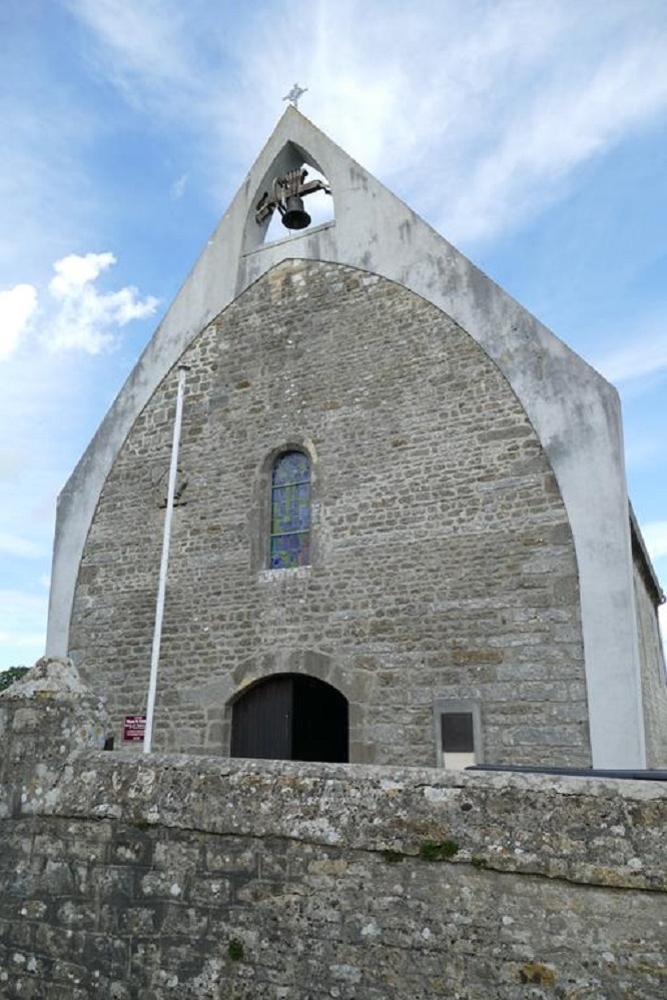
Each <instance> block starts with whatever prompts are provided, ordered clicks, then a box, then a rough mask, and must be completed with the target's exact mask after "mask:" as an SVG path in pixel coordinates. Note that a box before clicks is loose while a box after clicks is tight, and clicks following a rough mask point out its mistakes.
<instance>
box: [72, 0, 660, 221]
mask: <svg viewBox="0 0 667 1000" xmlns="http://www.w3.org/2000/svg"><path fill="white" fill-rule="evenodd" d="M68 3H69V7H70V10H71V11H72V12H73V13H74V14H75V16H77V17H78V18H79V19H80V21H82V22H83V23H84V24H85V25H86V27H87V28H88V29H89V31H90V34H91V36H92V39H93V41H94V44H95V45H96V49H97V56H98V66H100V67H102V71H103V72H104V73H105V74H106V76H107V77H108V78H109V79H110V80H111V81H112V82H113V83H114V84H115V85H116V86H117V87H118V89H119V90H120V91H121V92H122V93H123V94H124V96H125V97H126V99H127V100H128V102H129V103H131V104H132V105H133V106H135V107H137V106H139V107H141V109H142V110H143V111H145V112H148V113H149V114H150V116H151V120H152V121H154V122H155V123H156V124H157V125H158V127H159V124H160V123H162V125H163V126H165V127H166V126H169V127H171V126H173V125H174V123H177V124H178V125H180V126H182V127H183V128H185V129H186V130H187V132H188V133H189V134H190V135H191V136H193V137H194V138H195V142H194V143H192V144H191V149H192V150H193V155H195V153H196V155H197V158H198V162H199V161H201V165H202V167H203V169H204V170H206V169H207V170H208V173H209V177H210V178H211V186H212V188H213V190H214V193H215V197H216V200H219V199H220V198H221V197H225V196H226V197H228V196H229V194H230V193H231V191H229V190H228V189H227V190H224V192H223V190H222V188H223V187H224V186H225V185H229V184H230V181H231V180H233V171H230V170H229V169H227V170H226V171H224V172H222V171H220V163H221V162H227V163H229V156H230V155H233V156H234V162H235V163H236V164H237V167H238V171H239V173H238V174H237V179H236V180H234V184H235V183H237V182H238V180H240V176H239V175H240V173H241V171H242V170H243V168H245V167H246V166H247V162H248V158H249V157H251V156H252V155H253V154H254V153H255V152H256V151H257V149H258V148H259V147H260V146H261V143H262V140H263V139H264V137H265V136H266V135H267V134H268V132H269V131H270V129H271V127H272V126H273V124H274V122H275V120H276V118H277V116H278V114H279V113H280V111H281V108H282V107H283V105H281V98H282V96H283V95H284V94H285V93H286V92H287V91H288V90H289V88H290V87H291V86H292V84H293V82H294V81H295V80H298V81H299V83H300V84H301V85H303V86H307V87H308V92H307V93H306V94H305V95H304V97H303V99H302V104H301V108H302V110H303V111H304V113H305V114H307V115H309V116H312V117H313V118H314V120H315V121H316V122H317V124H319V125H321V127H322V128H323V129H325V130H326V131H327V132H329V134H331V135H332V136H333V137H334V138H335V139H336V140H337V141H338V142H340V143H341V144H342V145H343V146H344V147H345V148H346V149H347V150H348V151H349V152H350V153H352V155H353V156H355V157H356V158H357V159H359V160H360V162H361V163H363V164H364V166H366V167H368V168H369V169H370V170H371V171H373V172H375V173H378V174H380V176H381V177H383V178H384V179H385V180H386V181H387V182H388V183H389V184H390V185H391V186H392V187H394V188H397V189H398V190H399V191H401V193H402V194H403V196H404V197H405V198H406V200H407V201H408V202H410V203H411V204H414V205H415V206H416V207H417V209H418V210H420V211H421V212H423V213H424V214H425V215H426V216H427V217H429V218H431V219H433V220H434V221H435V223H436V225H438V226H439V228H441V229H442V231H443V232H445V233H446V235H447V236H448V237H449V238H451V239H453V240H473V239H487V238H489V237H491V236H493V235H495V234H496V233H498V232H499V231H500V230H501V229H507V228H509V227H512V226H516V225H520V224H521V223H522V222H523V221H524V220H526V219H527V218H529V217H531V216H533V215H535V214H536V213H538V212H539V211H540V210H541V209H542V208H543V207H544V206H545V205H546V204H550V203H551V202H553V201H554V199H555V198H557V197H559V196H561V195H562V194H563V193H564V192H565V191H566V190H567V181H568V178H569V177H570V176H571V175H572V173H573V172H574V171H575V170H576V169H577V168H579V167H580V166H581V165H582V164H583V163H585V162H586V161H587V160H590V159H591V158H592V157H594V156H597V155H599V154H601V153H603V152H604V151H606V150H608V149H609V148H610V147H611V146H612V145H614V144H618V143H620V142H621V141H622V140H623V139H624V138H625V137H626V136H627V135H629V134H631V133H632V132H633V131H636V130H637V129H638V128H641V127H643V126H644V125H646V124H647V123H649V122H651V121H654V120H656V119H657V118H658V117H660V116H664V114H665V113H666V111H667V62H666V61H665V59H664V51H665V48H666V47H667V25H666V22H665V19H664V16H663V15H662V12H661V9H660V5H659V4H657V5H656V4H655V3H653V2H652V0H635V2H633V4H630V5H629V4H627V3H614V2H608V3H605V4H604V5H602V4H601V3H596V4H593V3H588V4H582V3H581V2H580V0H541V2H540V3H539V4H535V3H533V4H530V3H526V2H525V0H497V2H493V3H488V2H482V0H470V2H469V3H466V4H462V3H460V2H459V0H421V2H420V3H419V4H412V5H410V7H409V12H407V8H406V6H405V4H403V3H398V2H395V0H382V2H380V0H337V2H335V3H333V2H331V0H320V2H313V3H312V4H310V6H309V7H308V14H307V16H305V17H302V18H299V19H298V24H296V22H295V20H294V16H293V4H292V3H291V2H289V0H282V2H275V3H272V4H271V5H268V4H266V3H260V4H258V5H255V6H253V7H251V8H249V9H248V11H247V12H244V13H245V14H246V16H244V17H243V18H237V17H232V16H231V15H230V12H229V9H228V8H227V7H226V6H225V5H220V6H219V5H216V4H204V3H198V4H196V5H195V6H194V8H192V7H191V6H190V5H187V8H186V6H185V5H183V4H180V3H176V2H175V0H162V2H161V3H156V2H155V0H136V2H135V3H133V4H132V5H128V4H123V3H119V2H117V0H68ZM230 67H231V68H230ZM230 175H231V176H230ZM425 177H427V178H428V180H427V181H426V182H425V180H424V178H425ZM417 178H418V180H417Z"/></svg>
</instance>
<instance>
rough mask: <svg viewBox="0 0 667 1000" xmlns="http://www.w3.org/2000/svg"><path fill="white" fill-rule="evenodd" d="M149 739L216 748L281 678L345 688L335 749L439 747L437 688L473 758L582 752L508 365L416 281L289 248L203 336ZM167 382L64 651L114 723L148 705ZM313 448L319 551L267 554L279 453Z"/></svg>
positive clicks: (128, 445) (112, 507)
mask: <svg viewBox="0 0 667 1000" xmlns="http://www.w3.org/2000/svg"><path fill="white" fill-rule="evenodd" d="M181 360H182V362H184V363H186V364H187V365H189V366H190V371H189V373H188V381H187V393H186V399H185V410H184V424H183V433H182V443H181V453H180V458H179V466H180V473H179V483H178V489H179V492H180V499H179V503H180V505H179V506H177V507H176V510H175V516H174V525H173V535H172V546H171V561H170V569H169V584H168V590H167V603H166V611H165V627H164V635H163V644H162V656H161V664H160V680H159V695H158V703H157V720H158V724H157V733H156V746H157V747H158V748H163V749H169V750H182V749H187V750H192V751H197V752H214V753H223V754H226V753H227V752H228V750H229V718H230V708H229V702H230V699H231V698H233V696H235V695H236V694H237V693H238V692H239V691H240V690H242V689H243V688H244V687H245V686H246V685H248V684H249V683H251V682H252V681H253V680H256V679H257V678H260V677H263V676H266V675H269V674H271V673H275V672H280V671H294V672H302V673H308V674H312V675H314V676H317V677H320V678H321V679H323V680H326V681H328V682H330V683H332V684H333V685H334V686H335V687H336V688H337V689H338V690H340V691H341V692H342V693H343V694H344V695H345V697H346V698H347V699H348V700H349V703H350V760H351V761H354V762H359V761H365V762H373V763H386V764H401V763H406V764H420V765H432V764H435V762H436V750H435V740H434V736H433V705H434V699H435V698H469V699H478V700H479V701H480V702H481V711H482V727H483V739H484V747H485V754H486V759H487V760H489V761H493V762H514V763H525V764H537V763H545V764H570V765H575V766H576V765H580V766H589V765H590V763H591V759H590V747H589V737H588V726H587V717H588V716H587V705H586V689H585V677H584V666H583V652H582V638H581V624H580V609H579V590H578V581H577V565H576V559H575V554H574V548H573V543H572V537H571V532H570V528H569V524H568V519H567V515H566V512H565V509H564V506H563V503H562V500H561V497H560V494H559V490H558V486H557V483H556V480H555V477H554V475H553V472H552V470H551V468H550V465H549V462H548V460H547V459H546V457H545V454H544V451H543V449H542V447H541V445H540V443H539V440H538V438H537V436H536V434H535V433H534V431H533V428H532V427H531V424H530V422H529V421H528V419H527V417H526V414H525V412H524V410H523V409H522V407H521V405H520V404H519V402H518V400H517V398H516V396H515V395H514V393H513V392H512V390H511V388H510V387H509V385H508V383H507V382H506V381H505V379H504V377H503V376H502V375H501V373H500V372H499V370H498V368H497V367H496V366H495V365H494V364H493V363H492V362H491V361H490V360H489V358H488V357H487V356H486V354H485V353H484V352H483V351H482V349H481V348H480V347H479V346H478V345H477V344H476V343H475V342H474V341H473V340H472V338H471V337H469V336H468V335H467V334H465V333H464V332H463V331H462V330H461V329H460V328H459V327H458V326H457V325H456V324H455V323H454V322H453V321H451V320H450V319H449V318H448V317H447V316H446V315H444V314H443V313H442V312H441V311H439V310H438V309H437V308H435V307H434V306H433V305H431V304H429V303H427V302H425V301H424V300H422V299H421V298H419V297H418V296H416V295H415V294H413V293H411V292H409V291H407V290H406V289H405V288H402V287H400V286H398V285H395V284H393V283H391V282H389V281H387V280H385V279H382V278H379V277H378V276H375V275H371V274H368V273H366V272H361V271H357V270H354V269H351V268H348V267H343V266H340V265H333V264H326V263H321V262H308V261H286V262H284V263H282V264H280V265H278V266H276V267H275V268H274V269H273V270H271V271H270V272H269V273H268V274H266V275H265V276H264V277H262V278H261V279H260V280H258V281H257V282H256V283H255V284H254V285H253V286H252V287H251V288H250V289H248V290H247V291H246V292H245V293H244V294H243V295H241V296H240V297H239V298H238V299H237V300H236V301H235V302H234V303H233V304H232V305H231V306H229V307H228V308H227V309H226V310H225V311H224V312H223V313H222V314H221V315H220V316H219V317H218V318H217V319H216V320H215V321H214V322H213V323H212V324H210V325H209V326H208V327H207V328H206V329H205V330H204V331H203V332H202V333H201V334H200V335H199V336H198V337H197V338H196V339H195V341H194V342H193V343H192V345H191V346H190V348H189V349H188V350H187V351H186V352H185V354H184V355H183V357H182V359H181ZM175 387H176V375H175V371H172V372H171V373H170V374H169V375H168V376H167V377H166V378H165V379H164V381H163V382H162V384H161V385H160V387H159V389H158V390H157V391H156V392H155V394H154V396H153V398H152V399H151V401H150V403H149V404H148V405H147V406H146V407H145V409H144V411H143V412H142V414H141V415H140V417H139V418H138V420H137V421H136V423H135V425H134V427H133V429H132V431H131V433H130V434H129V436H128V438H127V440H126V442H125V444H124V446H123V448H122V450H121V452H120V454H119V456H118V458H117V460H116V462H115V465H114V467H113V469H112V472H111V474H110V475H109V477H108V479H107V481H106V484H105V487H104V490H103V493H102V496H101V499H100V501H99V504H98V507H97V511H96V514H95V517H94V520H93V523H92V527H91V529H90V532H89V536H88V539H87V543H86V546H85V551H84V554H83V559H82V562H81V567H80V572H79V577H78V583H77V587H76V594H75V601H74V611H73V616H72V622H71V634H70V650H71V654H72V656H73V657H74V658H75V659H76V660H77V662H78V663H79V664H80V666H81V669H82V672H83V674H84V676H85V677H86V678H87V679H88V680H89V682H90V683H91V684H93V685H94V686H95V687H96V688H97V689H99V690H100V691H102V692H103V693H104V694H105V696H106V698H107V700H108V705H109V709H110V711H111V713H112V716H113V718H114V722H115V728H116V733H117V736H118V735H119V730H120V726H121V720H122V717H123V715H124V714H126V713H127V714H133V713H136V712H139V711H141V710H142V708H143V707H144V704H145V697H146V690H147V685H148V666H149V661H150V648H151V640H152V629H153V621H154V614H155V595H156V590H157V578H158V567H159V557H160V548H161V543H162V527H163V519H164V508H163V504H164V498H165V493H166V473H167V469H168V465H169V457H170V447H171V436H172V427H173V415H174V400H175ZM289 446H297V447H301V448H303V449H304V450H306V451H307V452H308V454H309V455H310V456H311V459H312V464H313V555H312V565H311V566H310V567H307V568H302V569H298V570H286V571H270V570H267V569H266V551H267V544H266V542H267V539H266V533H267V519H268V517H267V514H268V512H267V506H266V505H267V497H268V490H269V470H270V463H271V459H272V457H273V456H274V455H275V454H276V453H277V452H278V451H279V450H280V449H282V448H285V447H289Z"/></svg>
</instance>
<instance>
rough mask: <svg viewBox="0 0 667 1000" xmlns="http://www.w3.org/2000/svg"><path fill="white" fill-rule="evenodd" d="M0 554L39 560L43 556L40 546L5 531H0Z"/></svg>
mask: <svg viewBox="0 0 667 1000" xmlns="http://www.w3.org/2000/svg"><path fill="white" fill-rule="evenodd" d="M0 552H3V553H5V555H10V556H19V557H22V558H25V559H41V558H42V557H43V556H44V550H43V549H42V548H41V546H39V545H37V544H35V542H31V541H28V539H26V538H22V537H20V536H19V535H14V534H11V533H10V532H7V531H0Z"/></svg>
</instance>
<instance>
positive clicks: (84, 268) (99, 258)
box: [49, 253, 116, 299]
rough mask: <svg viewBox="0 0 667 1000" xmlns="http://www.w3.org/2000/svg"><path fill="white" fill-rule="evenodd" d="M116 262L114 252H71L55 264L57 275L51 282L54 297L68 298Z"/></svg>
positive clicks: (54, 268) (50, 289)
mask: <svg viewBox="0 0 667 1000" xmlns="http://www.w3.org/2000/svg"><path fill="white" fill-rule="evenodd" d="M115 263H116V258H115V257H114V255H113V254H112V253H87V254H83V255H80V254H75V253H71V254H69V255H68V256H67V257H63V258H62V260H57V261H56V262H55V264H54V265H53V270H54V271H55V272H56V276H55V278H52V279H51V281H50V283H49V291H50V292H51V294H52V295H53V296H54V298H57V299H66V298H68V297H69V296H70V295H72V294H75V293H76V292H77V291H78V290H79V289H81V288H83V286H84V285H87V284H88V283H89V282H91V281H94V280H95V278H97V277H99V275H100V274H101V273H102V271H105V270H106V269H107V268H108V267H111V265H112V264H115Z"/></svg>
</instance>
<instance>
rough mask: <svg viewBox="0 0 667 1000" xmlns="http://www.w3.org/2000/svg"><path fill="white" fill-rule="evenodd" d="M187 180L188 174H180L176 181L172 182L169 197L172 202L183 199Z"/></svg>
mask: <svg viewBox="0 0 667 1000" xmlns="http://www.w3.org/2000/svg"><path fill="white" fill-rule="evenodd" d="M189 179H190V174H182V175H181V176H180V177H179V178H178V180H177V181H174V183H173V184H172V186H171V197H172V198H173V199H174V201H178V199H179V198H182V197H183V193H184V192H185V189H186V187H187V184H188V181H189Z"/></svg>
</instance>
